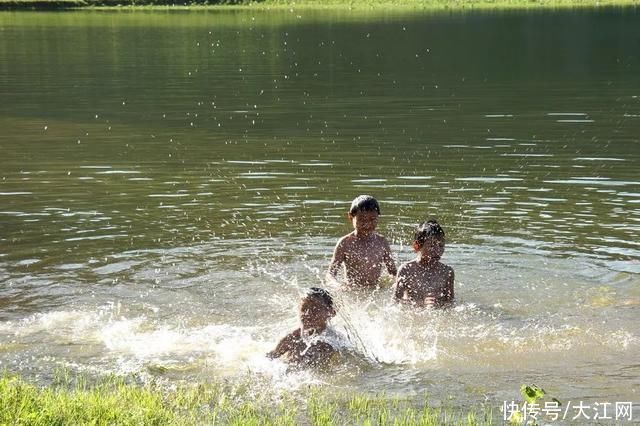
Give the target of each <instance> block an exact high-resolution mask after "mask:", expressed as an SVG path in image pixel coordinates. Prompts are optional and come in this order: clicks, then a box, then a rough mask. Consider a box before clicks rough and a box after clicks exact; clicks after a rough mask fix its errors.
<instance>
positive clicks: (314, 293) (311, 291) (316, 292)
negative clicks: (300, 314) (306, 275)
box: [304, 287, 333, 308]
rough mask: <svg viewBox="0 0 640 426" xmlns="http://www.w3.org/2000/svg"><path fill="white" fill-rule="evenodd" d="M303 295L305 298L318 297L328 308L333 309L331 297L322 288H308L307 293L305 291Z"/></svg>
mask: <svg viewBox="0 0 640 426" xmlns="http://www.w3.org/2000/svg"><path fill="white" fill-rule="evenodd" d="M304 295H305V297H318V298H320V299H322V301H323V302H324V303H326V304H327V306H328V307H330V308H333V297H331V294H330V293H329V292H328V291H327V290H325V289H324V288H320V287H311V288H308V289H307V291H305V293H304Z"/></svg>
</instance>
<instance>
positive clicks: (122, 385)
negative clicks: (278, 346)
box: [0, 373, 491, 425]
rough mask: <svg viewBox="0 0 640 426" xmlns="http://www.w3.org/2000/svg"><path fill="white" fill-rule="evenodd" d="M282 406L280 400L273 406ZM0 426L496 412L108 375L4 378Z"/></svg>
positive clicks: (399, 420)
mask: <svg viewBox="0 0 640 426" xmlns="http://www.w3.org/2000/svg"><path fill="white" fill-rule="evenodd" d="M274 401H278V402H274ZM0 424H21V425H51V424H98V425H102V424H104V425H106V424H119V425H128V424H132V425H133V424H135V425H139V424H145V425H154V424H157V425H171V424H176V425H183V424H234V425H263V424H276V425H296V424H313V425H333V424H397V425H413V424H420V425H441V424H448V425H479V424H491V413H484V414H482V415H480V416H479V415H476V414H475V413H472V412H455V411H454V410H442V409H433V408H430V407H429V406H423V407H414V406H411V405H410V404H408V403H407V402H406V401H402V400H398V399H390V398H385V397H370V396H365V395H357V394H351V395H340V396H338V395H335V394H332V395H331V396H329V395H328V394H325V393H322V391H321V390H311V391H309V392H308V394H307V396H304V397H297V398H295V399H294V398H293V397H292V396H287V395H278V396H277V397H276V396H274V395H270V396H268V397H265V396H262V397H260V396H258V395H254V394H251V392H250V391H249V390H248V388H247V387H246V386H238V385H235V386H231V385H229V384H206V385H205V384H200V385H197V386H182V387H178V388H171V389H167V388H166V387H161V386H157V385H156V386H154V385H139V384H135V383H127V381H125V380H123V379H121V378H117V377H109V378H104V379H100V380H99V381H98V382H96V383H93V384H91V385H89V384H87V383H86V382H85V381H84V380H82V379H80V380H72V381H67V382H64V383H58V384H54V385H51V386H49V387H45V388H40V387H38V386H35V385H33V384H30V383H28V382H26V381H25V380H24V379H22V378H20V377H16V376H11V375H8V374H6V373H5V374H4V375H2V376H0Z"/></svg>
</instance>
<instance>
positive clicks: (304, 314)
mask: <svg viewBox="0 0 640 426" xmlns="http://www.w3.org/2000/svg"><path fill="white" fill-rule="evenodd" d="M335 315H336V311H335V309H334V307H333V297H331V294H329V292H328V291H327V290H325V289H323V288H319V287H311V288H310V289H308V290H307V291H306V293H305V295H304V296H303V297H302V300H301V301H300V321H301V322H302V326H303V327H304V328H314V329H316V330H324V329H325V328H326V327H327V322H328V321H329V320H330V319H331V318H333V317H334V316H335Z"/></svg>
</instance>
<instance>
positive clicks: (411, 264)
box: [398, 260, 418, 274]
mask: <svg viewBox="0 0 640 426" xmlns="http://www.w3.org/2000/svg"><path fill="white" fill-rule="evenodd" d="M417 264H418V262H417V261H416V260H410V261H408V262H404V263H403V264H401V265H400V267H399V268H398V274H401V273H407V272H410V271H412V270H413V269H415V267H416V265H417Z"/></svg>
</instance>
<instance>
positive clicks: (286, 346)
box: [267, 333, 294, 359]
mask: <svg viewBox="0 0 640 426" xmlns="http://www.w3.org/2000/svg"><path fill="white" fill-rule="evenodd" d="M293 339H294V333H289V334H287V335H286V336H284V337H283V338H282V339H281V340H280V341H279V342H278V344H277V345H276V348H275V349H274V350H272V351H271V352H267V358H271V359H273V358H280V357H281V356H282V355H284V354H286V353H287V352H289V351H290V350H291V348H292V346H293Z"/></svg>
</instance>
